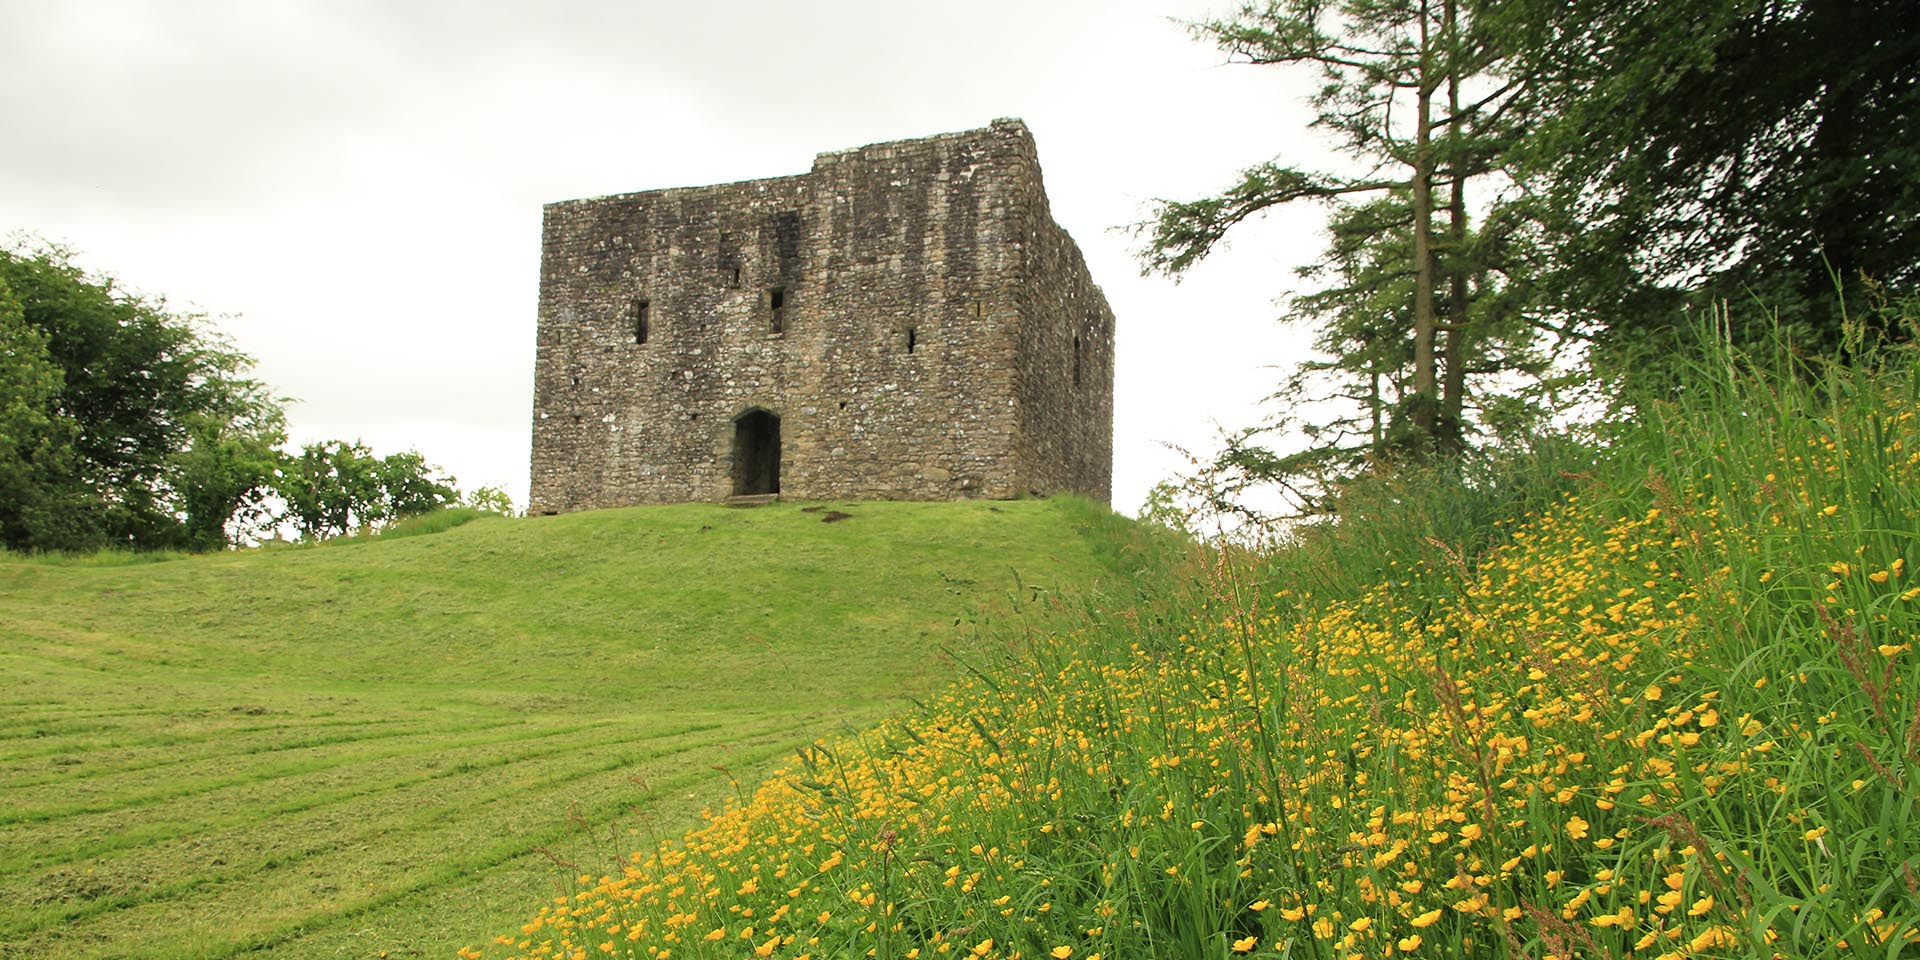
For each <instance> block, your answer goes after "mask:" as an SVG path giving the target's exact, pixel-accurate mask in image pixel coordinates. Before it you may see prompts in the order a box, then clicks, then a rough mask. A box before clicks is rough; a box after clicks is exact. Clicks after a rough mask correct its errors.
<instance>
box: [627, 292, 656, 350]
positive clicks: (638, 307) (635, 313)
mask: <svg viewBox="0 0 1920 960" xmlns="http://www.w3.org/2000/svg"><path fill="white" fill-rule="evenodd" d="M649 307H650V304H648V302H647V301H645V300H635V301H633V302H632V303H631V304H628V306H627V319H628V320H629V321H630V322H631V323H632V326H633V342H634V343H646V342H647V334H648V333H649V330H648V327H649V326H650V321H651V320H652V317H651V314H652V310H651V309H649Z"/></svg>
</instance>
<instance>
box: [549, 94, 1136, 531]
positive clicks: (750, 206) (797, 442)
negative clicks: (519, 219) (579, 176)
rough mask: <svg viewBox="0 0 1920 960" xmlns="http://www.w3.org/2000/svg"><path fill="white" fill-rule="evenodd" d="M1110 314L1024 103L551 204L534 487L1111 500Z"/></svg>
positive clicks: (627, 493) (657, 499)
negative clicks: (1052, 206) (969, 126)
mask: <svg viewBox="0 0 1920 960" xmlns="http://www.w3.org/2000/svg"><path fill="white" fill-rule="evenodd" d="M1112 457H1113V313H1112V311H1111V310H1110V309H1109V308H1108V306H1107V302H1106V298H1105V297H1104V296H1103V295H1102V294H1101V292H1100V288H1099V287H1097V286H1095V285H1094V283H1093V280H1092V278H1091V277H1090V276H1089V275H1088V273H1087V268H1086V263H1085V261H1084V260H1083V258H1082V257H1081V255H1080V251H1079V249H1078V248H1077V247H1076V246H1075V245H1074V243H1073V239H1072V238H1071V237H1069V236H1067V234H1066V232H1065V231H1064V230H1062V229H1061V228H1060V227H1059V226H1058V225H1057V224H1055V223H1054V222H1053V217H1052V214H1051V213H1050V212H1049V210H1048V207H1047V198H1046V194H1045V192H1044V191H1043V189H1042V186H1041V181H1040V166H1039V160H1038V157H1037V154H1036V152H1035V149H1034V143H1033V137H1032V135H1031V134H1030V133H1028V131H1027V128H1026V125H1025V124H1023V123H1021V122H1019V121H1017V120H998V121H995V122H994V123H993V125H992V126H990V127H986V128H984V129H980V130H970V131H966V132H963V133H951V134H943V135H940V136H935V137H928V138H925V139H921V140H903V141H898V142H894V143H882V144H875V145H872V146H867V147H861V148H859V149H857V150H847V151H842V152H839V153H825V154H821V155H820V156H819V157H817V158H816V159H815V160H814V164H813V170H812V171H811V172H809V173H807V174H803V175H800V176H791V177H777V178H773V179H768V180H750V181H746V182H743V183H729V184H721V185H718V186H709V187H686V188H679V189H671V190H653V191H647V192H644V193H633V194H624V195H620V196H612V197H599V198H594V199H588V200H570V201H564V202H560V203H554V204H549V205H548V206H547V207H546V217H545V224H544V229H543V239H542V253H541V270H540V320H539V345H538V356H537V359H536V361H535V369H534V413H533V476H532V493H531V504H530V508H531V510H532V511H534V512H539V513H556V512H562V511H571V510H587V509H593V508H597V507H611V506H624V505H628V504H637V503H668V502H680V501H718V500H724V499H726V498H728V497H731V496H738V495H756V494H770V493H777V494H780V495H782V496H785V497H790V498H797V499H810V500H812V499H908V500H953V499H963V498H972V497H992V498H1008V497H1013V496H1018V495H1021V494H1025V493H1042V494H1044V493H1054V492H1074V493H1080V494H1084V495H1087V496H1090V497H1093V498H1095V499H1099V500H1102V501H1104V500H1106V499H1108V497H1109V493H1110V486H1111V478H1112Z"/></svg>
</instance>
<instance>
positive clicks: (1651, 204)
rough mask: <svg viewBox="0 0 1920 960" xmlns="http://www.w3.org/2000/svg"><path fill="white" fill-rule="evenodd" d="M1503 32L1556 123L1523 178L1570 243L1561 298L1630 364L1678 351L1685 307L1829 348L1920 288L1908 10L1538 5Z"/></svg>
mask: <svg viewBox="0 0 1920 960" xmlns="http://www.w3.org/2000/svg"><path fill="white" fill-rule="evenodd" d="M1500 16H1501V19H1502V28H1503V29H1504V30H1507V31H1509V32H1510V34H1511V36H1512V38H1513V40H1512V43H1513V44H1514V47H1515V51H1516V55H1518V56H1519V57H1521V58H1523V59H1524V61H1525V62H1526V69H1527V71H1528V72H1529V73H1530V74H1531V75H1532V76H1533V77H1534V78H1535V79H1534V83H1533V93H1532V96H1533V97H1534V99H1535V100H1536V101H1537V102H1539V103H1541V104H1543V105H1545V106H1546V107H1547V108H1548V109H1546V110H1543V111H1542V112H1541V117H1542V120H1543V122H1542V125H1541V126H1540V128H1539V129H1538V130H1537V131H1536V132H1535V133H1534V134H1533V135H1532V136H1531V137H1530V139H1529V142H1528V143H1527V144H1526V150H1525V159H1526V161H1527V164H1526V166H1527V171H1528V174H1529V176H1531V177H1533V178H1534V179H1535V181H1536V182H1537V183H1538V184H1539V185H1540V186H1541V187H1542V188H1543V196H1544V197H1545V198H1547V199H1548V200H1550V201H1551V203H1552V205H1553V206H1554V207H1556V208H1557V210H1558V211H1559V212H1560V214H1561V215H1562V217H1563V218H1564V224H1563V225H1564V227H1565V228H1566V229H1565V231H1564V232H1563V233H1562V235H1561V236H1560V244H1559V247H1558V249H1557V251H1556V258H1555V263H1553V264H1552V269H1551V270H1549V271H1547V272H1546V273H1545V274H1544V275H1543V277H1542V280H1543V281H1544V282H1546V283H1548V284H1549V285H1550V286H1551V287H1553V288H1554V296H1555V298H1556V299H1557V300H1558V301H1559V302H1560V303H1562V304H1564V305H1566V308H1567V309H1568V310H1569V311H1570V312H1573V313H1576V314H1584V315H1585V316H1586V318H1587V319H1588V320H1589V321H1590V322H1592V323H1593V324H1595V325H1596V326H1597V329H1598V330H1600V331H1602V332H1603V334H1602V339H1603V343H1604V345H1605V346H1607V347H1608V348H1609V350H1608V354H1609V355H1610V357H1611V358H1613V359H1625V360H1627V361H1628V362H1640V361H1643V360H1644V359H1645V358H1646V357H1648V356H1649V355H1657V354H1658V353H1660V352H1665V351H1667V350H1668V349H1669V348H1670V347H1671V346H1672V345H1674V344H1675V343H1677V342H1679V341H1681V340H1683V339H1684V337H1683V336H1681V335H1680V333H1681V328H1682V327H1683V326H1684V324H1683V321H1682V320H1681V315H1682V311H1681V310H1680V309H1679V308H1680V307H1681V306H1683V305H1689V304H1691V305H1694V306H1696V307H1698V306H1704V305H1706V304H1709V303H1711V302H1713V301H1714V300H1718V299H1727V300H1732V301H1736V302H1738V303H1742V304H1752V303H1759V304H1763V305H1765V306H1766V307H1767V308H1769V310H1771V311H1777V313H1778V318H1780V319H1784V320H1785V321H1786V323H1787V325H1788V326H1789V328H1790V332H1791V333H1792V334H1793V338H1794V340H1795V341H1796V342H1798V343H1799V344H1800V345H1801V346H1802V347H1803V348H1814V349H1819V350H1823V351H1825V350H1832V349H1834V348H1836V347H1837V346H1838V345H1839V334H1840V330H1841V329H1842V326H1841V318H1842V313H1843V310H1844V309H1846V308H1848V307H1855V306H1857V305H1858V303H1859V301H1860V300H1861V299H1862V294H1863V293H1864V292H1865V290H1866V287H1865V284H1867V283H1869V282H1879V283H1884V284H1887V285H1889V286H1891V287H1893V288H1894V289H1912V288H1913V287H1914V286H1915V285H1916V284H1920V119H1917V118H1920V31H1916V30H1915V29H1914V28H1913V24H1912V21H1913V17H1914V10H1913V9H1912V5H1911V4H1909V3H1905V2H1900V0H1807V2H1797V3H1785V2H1756V0H1695V2H1688V3H1660V4H1645V3H1628V2H1623V0H1571V2H1568V0H1526V2H1522V3H1514V4H1505V5H1502V7H1501V8H1500ZM1849 300H1851V301H1852V303H1848V302H1847V301H1849ZM1733 315H1734V316H1735V317H1736V318H1742V317H1744V319H1741V320H1737V322H1736V323H1735V327H1734V334H1735V336H1736V339H1737V340H1740V341H1742V342H1757V341H1760V340H1764V339H1766V338H1768V337H1770V336H1771V335H1772V333H1773V327H1774V323H1775V318H1774V317H1770V316H1768V315H1767V313H1766V312H1765V311H1756V310H1751V309H1741V310H1735V311H1733ZM1855 317H1856V319H1858V313H1857V312H1856V314H1855ZM1660 369H1665V368H1664V366H1662V367H1661V368H1660Z"/></svg>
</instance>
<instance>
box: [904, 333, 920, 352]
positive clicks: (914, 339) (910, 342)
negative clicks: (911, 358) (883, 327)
mask: <svg viewBox="0 0 1920 960" xmlns="http://www.w3.org/2000/svg"><path fill="white" fill-rule="evenodd" d="M919 342H920V331H918V330H915V329H914V328H912V327H908V328H907V352H908V353H912V352H913V348H914V346H915V345H916V344H918V343H919Z"/></svg>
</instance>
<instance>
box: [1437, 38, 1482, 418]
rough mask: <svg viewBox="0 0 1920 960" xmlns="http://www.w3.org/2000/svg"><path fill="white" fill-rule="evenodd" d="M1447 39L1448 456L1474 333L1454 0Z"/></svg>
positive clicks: (1444, 406) (1462, 410)
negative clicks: (1470, 315)
mask: <svg viewBox="0 0 1920 960" xmlns="http://www.w3.org/2000/svg"><path fill="white" fill-rule="evenodd" d="M1443 2H1444V4H1445V7H1444V9H1445V13H1444V14H1443V17H1444V28H1443V29H1444V34H1445V36H1446V43H1447V70H1446V74H1447V116H1449V117H1451V118H1453V119H1452V121H1451V122H1450V123H1448V124H1447V164H1448V167H1449V168H1450V169H1449V170H1448V181H1449V185H1450V188H1451V192H1450V194H1449V196H1448V197H1447V216H1448V223H1447V254H1448V257H1447V347H1446V355H1445V357H1443V358H1442V359H1443V363H1444V367H1445V369H1443V370H1442V371H1441V377H1442V387H1441V393H1440V416H1439V422H1438V423H1437V424H1436V425H1435V426H1436V429H1437V432H1436V433H1435V435H1434V445H1435V447H1437V448H1438V449H1439V450H1440V452H1441V453H1444V454H1448V455H1452V454H1456V453H1458V452H1460V450H1461V449H1463V448H1464V447H1465V446H1466V406H1467V356H1468V347H1469V345H1470V344H1471V341H1472V337H1473V329H1472V325H1471V323H1470V322H1469V320H1468V317H1467V298H1468V293H1469V290H1468V287H1467V279H1468V271H1467V250H1466V247H1467V199H1466V188H1467V174H1466V164H1465V159H1464V158H1463V157H1461V155H1460V123H1461V121H1460V119H1459V117H1460V70H1459V69H1458V62H1459V55H1460V51H1459V42H1460V36H1459V30H1458V26H1459V24H1458V21H1457V19H1456V11H1457V9H1458V7H1459V0H1443Z"/></svg>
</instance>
